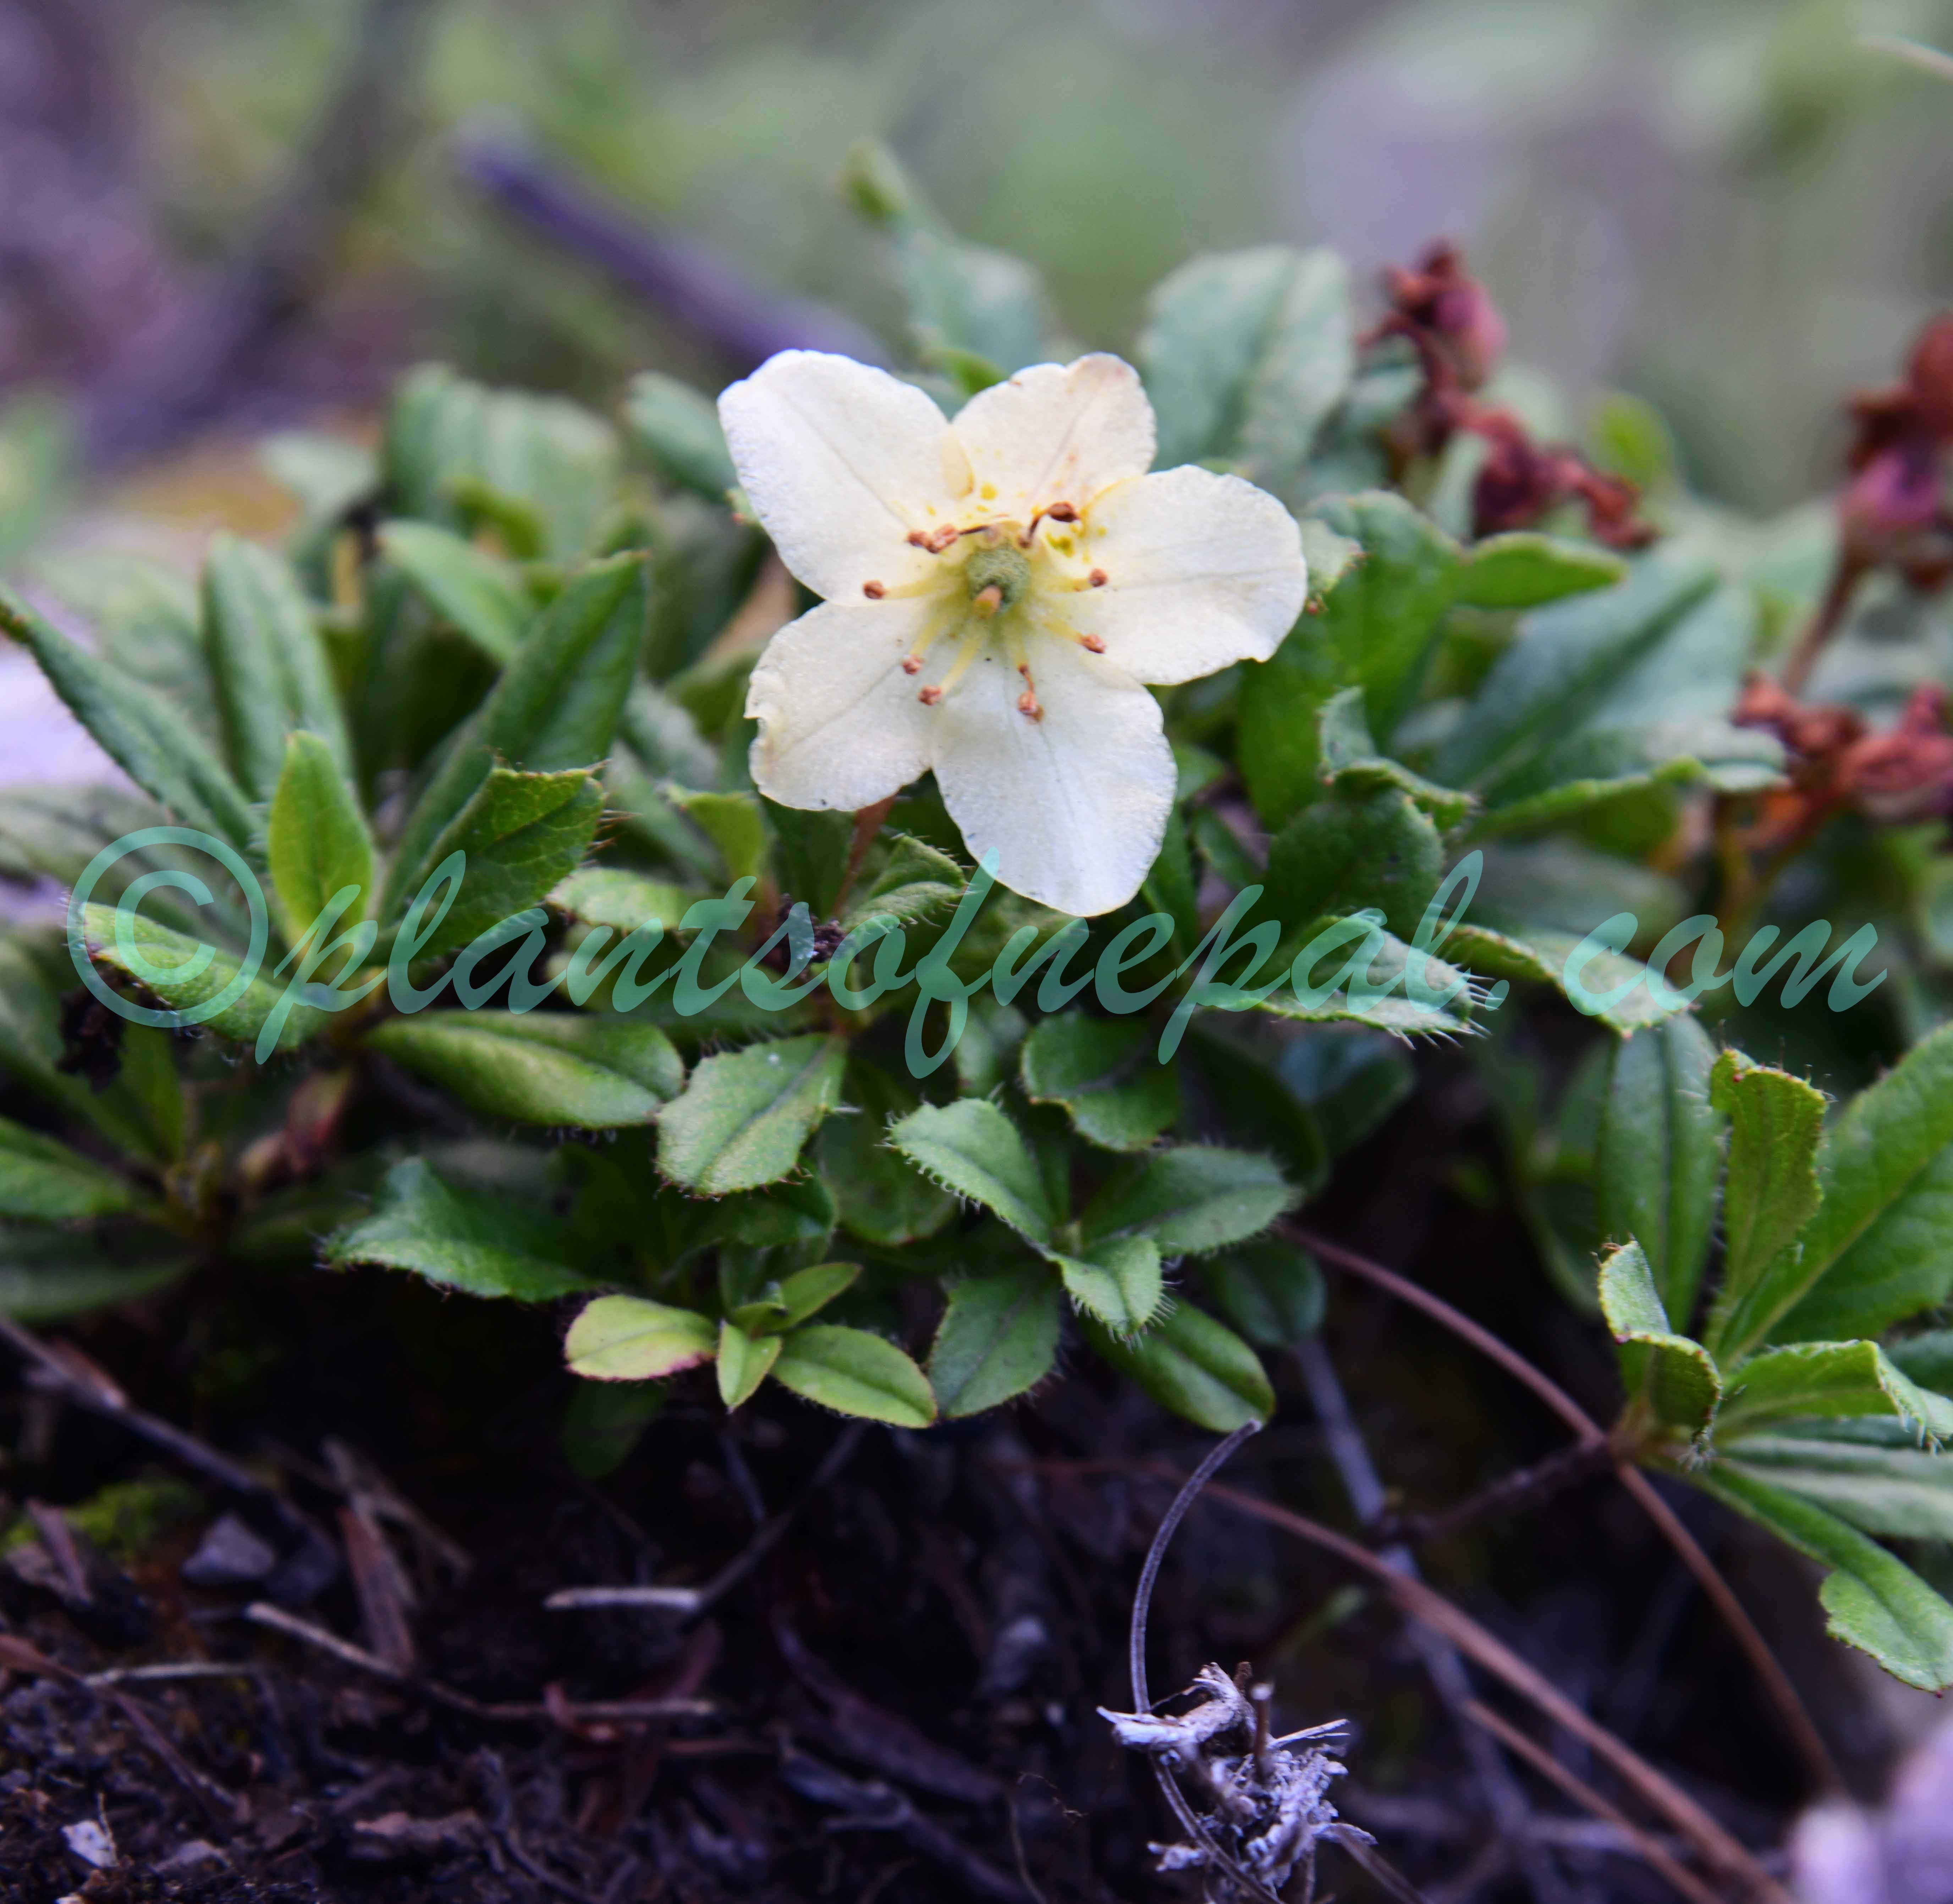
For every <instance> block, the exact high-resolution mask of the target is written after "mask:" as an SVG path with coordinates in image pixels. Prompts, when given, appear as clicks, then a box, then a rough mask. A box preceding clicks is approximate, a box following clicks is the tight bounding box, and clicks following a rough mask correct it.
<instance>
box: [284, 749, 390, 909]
mask: <svg viewBox="0 0 1953 1904" xmlns="http://www.w3.org/2000/svg"><path fill="white" fill-rule="evenodd" d="M265 860H266V861H267V863H268V865H269V866H270V868H271V887H272V893H273V896H274V897H275V898H276V900H277V906H278V920H279V923H280V925H281V927H282V928H283V929H284V935H285V943H286V944H287V945H290V946H294V947H295V946H296V945H298V944H299V943H300V941H303V940H304V939H305V938H306V935H307V934H308V933H309V932H310V930H311V929H312V925H314V923H315V922H316V921H317V920H318V919H319V917H320V916H321V914H322V913H324V910H325V905H326V901H327V900H329V899H331V897H332V896H333V894H334V893H336V892H338V891H340V890H341V889H342V888H344V887H346V886H356V887H358V888H359V892H360V897H359V898H358V899H356V900H354V901H353V904H352V905H351V906H350V907H347V909H346V912H345V913H344V914H343V922H351V921H353V920H356V919H363V918H364V917H365V915H366V913H367V910H368V908H369V907H370V906H371V903H372V902H373V900H374V897H375V888H374V882H373V839H372V836H371V834H369V833H368V831H367V830H366V818H365V814H363V813H362V812H361V811H360V809H359V797H358V796H357V795H356V794H355V793H354V792H353V789H352V788H351V787H350V786H349V785H348V784H346V777H345V775H343V773H341V772H340V768H339V763H338V762H337V760H336V759H334V757H333V753H332V750H331V748H330V747H328V746H327V745H326V744H325V743H324V741H321V739H320V738H319V737H318V735H317V734H312V733H309V732H307V731H306V730H304V729H303V728H300V729H299V730H297V731H295V732H294V733H293V734H291V735H290V737H289V738H287V741H286V742H285V764H284V769H283V770H282V771H281V772H280V774H279V775H278V785H277V791H276V792H275V793H274V794H273V795H272V796H271V816H270V819H269V821H268V825H267V828H266V831H265Z"/></svg>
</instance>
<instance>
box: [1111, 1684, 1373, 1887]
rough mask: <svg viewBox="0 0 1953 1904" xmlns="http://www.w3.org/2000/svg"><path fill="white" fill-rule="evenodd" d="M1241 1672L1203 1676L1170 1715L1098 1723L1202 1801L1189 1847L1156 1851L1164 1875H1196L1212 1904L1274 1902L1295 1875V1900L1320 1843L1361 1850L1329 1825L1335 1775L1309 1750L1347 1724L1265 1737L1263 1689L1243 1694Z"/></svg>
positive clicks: (1344, 1829) (1331, 1764) (1357, 1836)
mask: <svg viewBox="0 0 1953 1904" xmlns="http://www.w3.org/2000/svg"><path fill="white" fill-rule="evenodd" d="M1247 1680H1248V1668H1246V1667H1245V1666H1243V1668H1241V1669H1240V1672H1239V1673H1237V1674H1234V1676H1232V1677H1230V1675H1229V1674H1227V1673H1226V1672H1224V1671H1222V1669H1221V1668H1220V1667H1218V1666H1213V1665H1209V1666H1203V1667H1202V1668H1201V1669H1200V1671H1199V1673H1198V1674H1196V1676H1195V1677H1194V1682H1193V1685H1192V1686H1190V1687H1188V1689H1187V1694H1186V1696H1187V1697H1189V1698H1196V1699H1198V1700H1199V1703H1198V1704H1196V1705H1194V1706H1193V1707H1192V1708H1190V1710H1189V1711H1185V1712H1183V1713H1180V1714H1177V1715H1167V1714H1162V1713H1158V1712H1113V1711H1108V1710H1107V1709H1106V1708H1105V1707H1103V1706H1101V1707H1100V1708H1099V1717H1100V1718H1102V1719H1104V1720H1105V1721H1107V1722H1108V1724H1110V1725H1111V1728H1112V1736H1114V1738H1115V1739H1117V1740H1118V1742H1119V1743H1120V1744H1121V1745H1122V1746H1129V1747H1130V1748H1131V1749H1133V1750H1134V1751H1136V1752H1149V1753H1151V1754H1152V1757H1153V1760H1154V1762H1155V1764H1156V1765H1158V1766H1159V1767H1160V1768H1161V1769H1162V1770H1164V1771H1166V1772H1168V1773H1169V1774H1171V1775H1172V1776H1173V1777H1174V1778H1175V1779H1177V1780H1180V1781H1183V1783H1184V1785H1185V1786H1186V1787H1187V1788H1188V1789H1189V1790H1190V1792H1191V1793H1193V1794H1194V1795H1195V1796H1196V1800H1198V1799H1204V1800H1205V1804H1206V1805H1207V1807H1208V1809H1207V1811H1206V1814H1205V1816H1200V1815H1198V1814H1196V1818H1195V1824H1196V1827H1197V1829H1196V1831H1195V1833H1194V1834H1193V1840H1194V1841H1193V1843H1180V1844H1171V1845H1155V1846H1152V1849H1153V1850H1154V1851H1155V1852H1157V1853H1158V1856H1159V1868H1160V1869H1161V1871H1205V1873H1206V1874H1207V1883H1206V1895H1207V1896H1208V1897H1209V1898H1210V1899H1213V1900H1215V1904H1234V1901H1235V1900H1237V1899H1251V1898H1261V1897H1264V1896H1270V1895H1273V1896H1281V1895H1283V1894H1284V1892H1285V1891H1286V1890H1287V1886H1288V1884H1289V1881H1290V1878H1291V1877H1293V1876H1294V1874H1296V1871H1297V1870H1298V1869H1299V1870H1300V1871H1301V1872H1302V1873H1303V1880H1302V1882H1303V1890H1302V1893H1301V1894H1302V1896H1303V1899H1305V1900H1306V1899H1309V1897H1311V1896H1313V1895H1314V1893H1315V1847H1316V1846H1317V1845H1318V1844H1319V1843H1322V1842H1323V1841H1324V1840H1329V1841H1331V1842H1334V1843H1339V1844H1341V1845H1343V1846H1349V1845H1350V1844H1351V1843H1353V1842H1355V1843H1361V1844H1362V1845H1365V1846H1367V1845H1368V1844H1369V1843H1370V1842H1371V1840H1370V1837H1369V1834H1368V1833H1367V1832H1365V1831H1361V1830H1358V1829H1357V1828H1356V1827H1355V1826H1353V1825H1351V1824H1346V1823H1344V1822H1343V1821H1341V1820H1340V1819H1339V1818H1337V1814H1336V1808H1335V1806H1334V1805H1332V1804H1331V1803H1330V1802H1329V1799H1328V1790H1329V1785H1330V1781H1331V1780H1333V1779H1335V1778H1337V1777H1340V1776H1341V1775H1342V1773H1343V1769H1344V1768H1343V1765H1341V1764H1340V1762H1338V1761H1337V1759H1335V1758H1333V1757H1331V1755H1330V1753H1329V1752H1328V1751H1327V1750H1326V1749H1324V1746H1322V1745H1321V1744H1319V1743H1316V1742H1317V1741H1321V1740H1331V1739H1333V1738H1334V1736H1336V1735H1337V1734H1338V1733H1343V1732H1344V1731H1346V1730H1348V1723H1347V1721H1344V1720H1341V1719H1332V1720H1331V1721H1329V1722H1328V1724H1324V1725H1318V1726H1311V1727H1309V1728H1308V1729H1307V1730H1306V1731H1302V1732H1293V1733H1288V1734H1287V1736H1284V1737H1282V1738H1279V1739H1277V1738H1272V1737H1271V1736H1270V1728H1269V1724H1268V1706H1269V1700H1270V1689H1269V1688H1268V1687H1267V1686H1249V1684H1248V1683H1246V1682H1247Z"/></svg>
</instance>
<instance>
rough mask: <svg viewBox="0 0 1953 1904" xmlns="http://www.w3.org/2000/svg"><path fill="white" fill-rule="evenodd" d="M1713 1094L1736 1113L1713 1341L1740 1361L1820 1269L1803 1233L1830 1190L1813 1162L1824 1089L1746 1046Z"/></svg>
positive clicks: (1722, 1066)
mask: <svg viewBox="0 0 1953 1904" xmlns="http://www.w3.org/2000/svg"><path fill="white" fill-rule="evenodd" d="M1709 1096H1710V1103H1711V1104H1713V1105H1714V1107H1716V1110H1719V1111H1721V1112H1722V1113H1723V1115H1724V1116H1726V1117H1727V1118H1728V1119H1729V1174H1728V1176H1727V1177H1726V1179H1725V1180H1724V1182H1723V1235H1724V1242H1723V1286H1722V1287H1721V1289H1719V1290H1718V1291H1717V1292H1716V1306H1715V1309H1714V1311H1713V1314H1711V1316H1710V1320H1709V1327H1708V1330H1707V1337H1706V1339H1707V1342H1708V1344H1709V1346H1710V1348H1711V1349H1713V1351H1715V1353H1716V1354H1717V1355H1718V1356H1719V1357H1720V1358H1721V1359H1722V1360H1723V1361H1724V1362H1726V1363H1727V1364H1730V1365H1731V1366H1732V1367H1733V1366H1734V1365H1735V1364H1736V1363H1737V1362H1738V1361H1741V1359H1742V1358H1743V1357H1744V1356H1745V1355H1747V1354H1748V1353H1749V1351H1751V1349H1752V1348H1754V1347H1755V1345H1757V1343H1758V1342H1760V1341H1762V1340H1763V1338H1764V1337H1765V1336H1767V1335H1768V1334H1769V1333H1770V1329H1771V1327H1772V1326H1773V1324H1774V1323H1776V1321H1777V1320H1779V1318H1780V1317H1782V1314H1783V1313H1784V1311H1785V1310H1787V1309H1788V1308H1789V1307H1790V1306H1791V1305H1792V1304H1793V1303H1794V1302H1795V1301H1796V1300H1797V1298H1798V1297H1799V1296H1800V1295H1802V1294H1803V1293H1804V1291H1805V1290H1806V1289H1808V1288H1809V1287H1810V1284H1811V1281H1812V1279H1813V1276H1814V1274H1815V1270H1814V1269H1813V1267H1812V1266H1811V1265H1810V1263H1809V1261H1808V1254H1807V1251H1805V1250H1803V1249H1801V1248H1798V1246H1797V1245H1796V1242H1795V1239H1796V1237H1797V1234H1798V1231H1799V1230H1801V1229H1803V1227H1804V1224H1805V1223H1807V1221H1808V1220H1810V1216H1811V1214H1812V1213H1813V1211H1814V1210H1816V1209H1817V1207H1818V1204H1819V1203H1820V1201H1822V1199H1823V1192H1822V1191H1821V1190H1820V1188H1819V1187H1818V1182H1817V1170H1816V1168H1815V1160H1816V1157H1817V1145H1818V1139H1819V1138H1820V1136H1822V1135H1823V1129H1824V1094H1823V1092H1822V1091H1815V1090H1813V1089H1812V1088H1811V1087H1810V1085H1807V1084H1806V1083H1804V1081H1803V1080H1802V1079H1799V1078H1793V1077H1792V1076H1790V1074H1789V1073H1788V1072H1785V1071H1775V1070H1772V1069H1770V1067H1769V1066H1767V1065H1760V1064H1756V1063H1753V1062H1752V1061H1751V1060H1749V1059H1748V1058H1746V1057H1744V1056H1743V1054H1741V1052H1740V1051H1725V1052H1724V1053H1723V1054H1722V1055H1721V1056H1720V1057H1718V1058H1717V1059H1716V1065H1715V1069H1714V1070H1713V1072H1712V1073H1710V1084H1709Z"/></svg>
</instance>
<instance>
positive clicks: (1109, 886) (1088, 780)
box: [933, 641, 1174, 917]
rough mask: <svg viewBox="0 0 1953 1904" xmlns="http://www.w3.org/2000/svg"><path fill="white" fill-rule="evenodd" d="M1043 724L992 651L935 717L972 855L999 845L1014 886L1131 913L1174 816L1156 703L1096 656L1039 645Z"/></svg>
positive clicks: (943, 780) (940, 752) (1082, 910)
mask: <svg viewBox="0 0 1953 1904" xmlns="http://www.w3.org/2000/svg"><path fill="white" fill-rule="evenodd" d="M1030 665H1031V669H1032V674H1033V679H1034V680H1035V681H1036V692H1037V697H1038V700H1039V703H1040V704H1041V705H1042V707H1043V709H1044V716H1043V718H1042V719H1041V720H1033V719H1030V717H1028V716H1026V715H1024V714H1022V713H1020V712H1018V710H1017V697H1018V696H1019V695H1020V694H1022V693H1023V692H1024V681H1023V679H1022V678H1021V677H1020V675H1018V674H1017V672H1016V671H1015V670H1014V669H1013V668H1012V667H1011V665H1010V663H1009V662H1008V660H1006V659H1005V658H1004V657H1003V656H1002V655H1001V654H999V653H996V652H995V650H992V651H991V652H989V653H986V654H985V655H984V656H983V657H982V658H981V659H979V660H978V661H976V662H975V663H974V664H973V665H972V666H971V667H970V670H969V672H968V673H967V674H966V675H964V677H963V678H962V680H961V681H960V682H958V684H957V685H956V686H955V687H954V688H953V689H951V691H950V693H949V694H948V696H947V697H945V699H944V700H943V702H942V705H941V706H939V707H938V708H937V709H936V720H937V723H938V725H937V728H936V735H935V741H934V746H933V753H934V758H935V763H936V784H937V785H938V787H939V788H941V789H942V797H943V800H944V803H945V805H947V806H948V809H949V811H950V815H951V818H952V819H955V822H956V824H957V825H958V826H959V827H960V828H962V831H963V840H964V844H965V845H966V846H967V847H968V848H969V849H970V854H971V856H973V858H976V859H981V858H982V857H983V855H984V854H985V853H989V852H991V851H992V850H994V851H995V853H997V855H998V863H997V877H998V879H999V880H1000V881H1001V882H1002V883H1003V884H1004V885H1006V886H1008V887H1009V888H1011V890H1012V891H1014V892H1020V893H1022V894H1024V896H1025V897H1026V898H1027V899H1035V900H1038V901H1039V903H1041V904H1043V905H1046V906H1051V907H1055V908H1056V909H1057V910H1058V911H1060V912H1063V913H1077V914H1079V915H1080V916H1086V917H1089V916H1091V915H1092V914H1093V913H1108V912H1110V911H1111V910H1113V908H1114V907H1118V906H1123V905H1124V903H1126V901H1127V900H1129V899H1130V898H1131V897H1132V896H1133V894H1134V893H1136V892H1137V891H1139V889H1140V882H1141V881H1142V880H1143V879H1144V878H1146V873H1147V872H1148V870H1149V869H1150V868H1151V866H1152V863H1153V861H1154V860H1155V858H1157V857H1158V853H1159V847H1160V840H1161V836H1162V835H1164V834H1165V831H1166V822H1167V816H1168V813H1171V811H1172V809H1173V797H1174V765H1173V750H1172V749H1171V747H1168V745H1167V741H1166V735H1165V731H1164V730H1163V728H1162V726H1161V720H1160V710H1159V704H1158V702H1156V701H1155V700H1154V699H1153V697H1152V695H1150V694H1148V693H1147V692H1146V690H1145V689H1144V688H1143V687H1141V686H1140V684H1139V683H1138V682H1137V681H1134V680H1133V678H1132V677H1131V676H1130V675H1127V674H1124V673H1122V672H1121V671H1120V670H1119V669H1117V668H1114V667H1113V666H1111V665H1110V664H1109V663H1108V662H1106V661H1105V660H1102V659H1100V658H1099V657H1098V656H1094V655H1091V654H1088V653H1086V651H1085V650H1083V649H1082V648H1079V647H1074V646H1072V645H1071V644H1069V643H1067V642H1062V641H1037V642H1034V643H1033V644H1032V645H1031V648H1030Z"/></svg>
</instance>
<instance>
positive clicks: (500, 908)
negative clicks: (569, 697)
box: [401, 767, 603, 963]
mask: <svg viewBox="0 0 1953 1904" xmlns="http://www.w3.org/2000/svg"><path fill="white" fill-rule="evenodd" d="M602 816H603V788H602V786H601V785H600V784H599V783H598V782H597V781H595V780H594V779H593V778H591V776H590V775H588V774H587V773H582V772H576V771H574V770H572V772H568V773H517V772H514V771H513V770H512V769H509V768H507V767H497V768H496V769H494V772H491V773H490V774H489V775H487V778H485V779H484V780H483V781H482V782H481V785H480V786H479V787H478V788H477V789H476V790H475V795H474V797H473V798H472V799H471V800H469V803H468V804H467V805H466V806H464V807H463V808H462V810H461V811H460V812H459V813H457V814H456V816H455V817H454V822H453V825H450V827H449V828H447V831H445V832H444V833H443V834H442V835H440V838H438V839H437V840H436V841H434V846H433V847H432V849H431V850H430V852H429V853H428V873H429V875H431V874H432V872H434V869H436V868H437V867H438V866H440V864H441V863H442V862H443V861H444V860H446V859H447V856H448V855H449V854H450V853H461V854H462V855H463V856H464V861H465V869H464V871H463V873H462V881H461V886H460V890H459V891H458V892H456V894H455V895H454V899H453V903H452V904H451V905H450V907H448V910H447V913H446V914H445V916H443V917H442V919H441V920H440V924H439V925H437V926H434V929H433V931H432V933H431V936H429V937H428V938H425V940H424V941H420V942H419V950H418V951H417V952H416V953H415V961H416V963H419V961H420V960H426V959H431V958H435V957H438V956H439V955H440V954H441V953H444V952H450V951H452V950H454V948H455V947H456V946H460V945H466V944H467V943H468V941H469V940H470V939H472V938H475V936H476V935H478V934H479V933H481V932H486V931H487V929H488V928H489V927H491V925H500V923H501V922H502V921H503V920H504V919H513V917H514V916H516V913H520V912H523V911H525V910H527V909H528V907H531V906H535V905H539V904H540V903H541V902H542V900H544V899H545V898H546V897H547V896H548V895H549V894H550V893H551V892H553V891H555V890H556V887H557V886H558V885H559V884H560V882H562V881H563V878H564V877H565V876H566V875H567V874H568V873H569V872H570V871H571V869H572V868H574V867H575V866H576V865H577V864H578V862H579V861H581V860H582V857H583V856H584V855H585V853H587V852H588V851H589V850H590V842H591V839H592V838H594V836H595V834H596V831H597V821H598V820H599V819H600V818H601V817H602ZM402 897H403V905H402V907H401V910H402V912H403V913H404V912H405V911H406V910H407V904H408V903H411V901H412V899H413V897H414V894H412V892H408V893H406V894H403V896H402ZM431 922H432V915H431V913H430V914H429V915H428V919H426V920H425V921H424V922H423V923H424V924H431Z"/></svg>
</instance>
